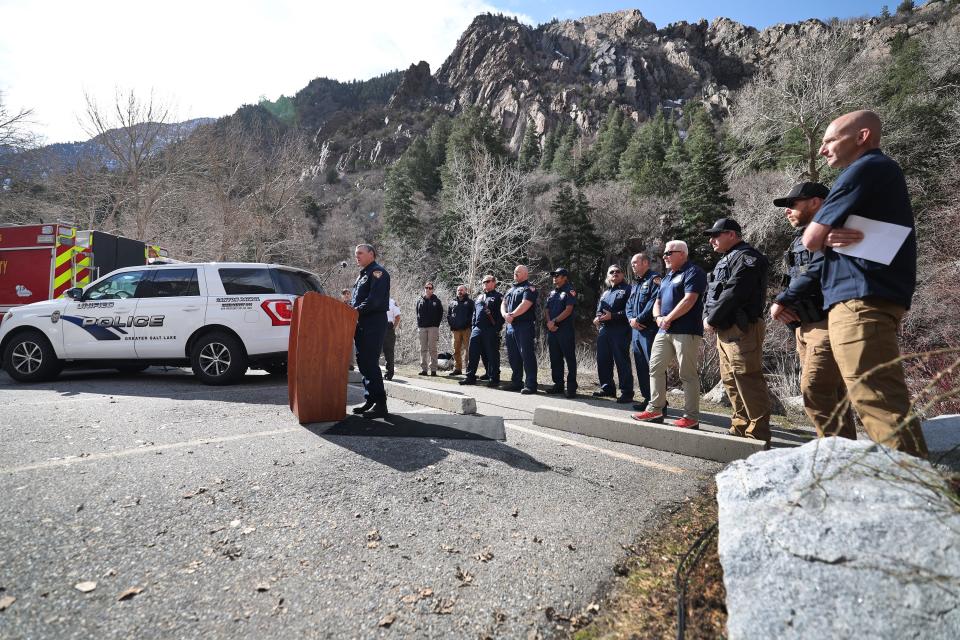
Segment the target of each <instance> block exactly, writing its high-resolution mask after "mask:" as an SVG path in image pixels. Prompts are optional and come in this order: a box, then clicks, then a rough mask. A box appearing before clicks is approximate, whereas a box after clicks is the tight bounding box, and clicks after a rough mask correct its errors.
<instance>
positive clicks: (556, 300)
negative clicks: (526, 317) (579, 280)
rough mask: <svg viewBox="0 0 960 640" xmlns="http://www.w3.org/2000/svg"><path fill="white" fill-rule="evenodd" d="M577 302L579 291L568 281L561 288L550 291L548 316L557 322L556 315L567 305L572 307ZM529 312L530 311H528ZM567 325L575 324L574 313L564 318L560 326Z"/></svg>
mask: <svg viewBox="0 0 960 640" xmlns="http://www.w3.org/2000/svg"><path fill="white" fill-rule="evenodd" d="M576 304H577V292H576V291H575V290H574V288H573V287H572V286H571V285H570V283H569V282H568V283H567V284H565V285H563V286H562V287H560V288H559V289H554V290H553V291H551V292H550V295H549V296H547V316H548V317H549V318H550V320H552V321H554V322H556V319H555V318H556V317H557V316H559V315H560V314H561V313H563V312H564V311H565V310H566V308H567V307H572V306H574V305H576ZM527 313H529V312H527ZM567 325H570V326H573V314H572V313H571V314H570V315H569V316H567V317H566V318H564V319H563V320H562V321H561V322H560V324H559V326H561V327H566V326H567Z"/></svg>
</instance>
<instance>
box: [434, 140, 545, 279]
mask: <svg viewBox="0 0 960 640" xmlns="http://www.w3.org/2000/svg"><path fill="white" fill-rule="evenodd" d="M449 171H450V173H449V176H450V181H449V184H450V185H451V189H450V195H449V198H450V199H449V206H450V207H451V208H452V209H453V210H454V211H455V212H456V214H457V220H456V223H455V229H454V233H453V244H454V246H453V247H451V249H452V251H451V254H452V255H455V256H460V257H461V260H462V262H461V263H460V264H459V265H458V268H457V269H456V272H457V274H458V275H459V276H460V280H461V281H462V282H470V283H473V282H476V281H477V280H478V279H479V277H480V272H481V271H482V270H485V269H492V268H495V267H497V266H500V267H501V268H504V265H508V264H510V263H512V262H515V261H517V260H519V259H521V257H522V256H523V255H524V249H525V248H526V247H527V245H529V244H530V243H531V242H532V241H533V240H534V239H535V237H536V235H537V230H536V229H531V228H530V225H529V221H528V220H527V219H526V217H525V216H523V215H521V212H520V206H521V203H522V201H523V197H524V191H525V184H526V176H525V175H524V174H523V173H522V172H521V171H519V170H518V169H516V168H515V167H512V166H509V165H507V164H505V163H503V162H500V161H499V160H497V159H496V158H494V157H493V156H491V155H490V153H488V152H487V151H486V150H485V149H482V148H481V147H480V146H479V145H475V146H474V148H473V151H472V152H471V153H470V154H462V153H458V154H455V155H454V156H453V157H452V158H451V161H450V164H449Z"/></svg>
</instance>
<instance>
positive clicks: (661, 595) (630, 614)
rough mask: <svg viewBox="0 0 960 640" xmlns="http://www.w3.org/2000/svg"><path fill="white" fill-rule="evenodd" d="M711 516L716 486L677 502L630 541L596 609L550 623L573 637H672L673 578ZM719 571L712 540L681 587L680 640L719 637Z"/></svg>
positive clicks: (723, 615) (722, 617) (722, 620)
mask: <svg viewBox="0 0 960 640" xmlns="http://www.w3.org/2000/svg"><path fill="white" fill-rule="evenodd" d="M716 519H717V502H716V490H715V488H712V487H711V489H710V490H709V491H707V492H705V493H704V494H703V495H701V496H698V497H696V498H693V499H688V500H687V501H686V502H684V503H682V504H680V505H678V506H677V507H676V508H675V509H674V510H673V511H672V512H671V513H670V514H668V515H666V516H664V517H663V519H662V521H661V522H659V523H657V524H655V525H654V526H653V527H651V528H650V529H649V531H651V532H656V533H655V535H651V536H650V537H647V538H645V539H642V540H640V541H638V542H637V543H636V544H634V545H631V546H630V547H629V548H627V549H626V551H627V552H628V553H629V556H628V557H627V558H626V559H625V560H624V561H623V562H622V563H621V564H619V565H617V567H615V572H616V573H617V574H618V575H620V576H622V577H620V578H618V579H617V580H616V581H615V582H614V583H613V585H612V590H611V591H610V593H608V594H607V595H606V596H604V597H603V598H602V599H598V601H597V602H598V604H599V612H596V613H594V612H592V611H587V612H584V614H582V615H580V616H572V617H571V618H570V619H569V620H567V621H563V620H560V621H556V622H559V623H562V624H560V628H559V629H558V631H559V633H558V635H560V636H561V637H564V636H565V637H570V638H573V639H574V640H594V639H601V638H602V639H604V640H615V639H631V640H632V639H641V638H643V639H646V638H674V637H676V635H677V593H676V589H675V586H674V577H675V574H676V570H677V565H678V563H679V562H680V559H681V557H682V556H683V554H684V553H686V552H687V550H688V549H689V548H690V546H691V545H692V544H693V543H694V541H695V540H696V539H697V537H698V536H699V535H700V534H701V533H702V532H703V531H704V530H705V529H707V528H708V527H710V526H711V525H712V524H713V523H714V522H716ZM725 598H726V591H725V590H724V587H723V571H722V569H721V567H720V561H719V558H718V556H717V543H716V538H714V539H713V541H712V542H711V543H710V544H709V546H708V548H707V551H706V553H705V554H704V556H703V558H702V559H701V560H700V563H699V564H698V565H697V567H696V568H695V569H694V571H693V572H692V574H691V576H690V582H689V584H688V586H687V630H686V636H685V637H686V638H723V637H725V626H726V621H727V610H726V605H725V604H724V602H725Z"/></svg>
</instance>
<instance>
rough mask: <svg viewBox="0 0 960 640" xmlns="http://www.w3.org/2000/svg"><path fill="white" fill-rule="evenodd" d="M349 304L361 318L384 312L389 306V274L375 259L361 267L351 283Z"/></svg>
mask: <svg viewBox="0 0 960 640" xmlns="http://www.w3.org/2000/svg"><path fill="white" fill-rule="evenodd" d="M350 304H351V305H352V306H353V308H354V309H356V310H357V313H359V314H360V318H361V319H362V318H364V317H366V316H370V315H373V314H375V313H383V314H386V312H387V309H389V308H390V274H389V273H387V270H386V269H384V268H383V267H382V266H380V265H379V264H377V262H376V261H374V262H371V263H370V264H368V265H367V266H366V267H364V268H363V269H361V270H360V275H359V276H358V277H357V281H356V282H355V283H354V285H353V296H352V297H351V299H350ZM384 317H386V316H384Z"/></svg>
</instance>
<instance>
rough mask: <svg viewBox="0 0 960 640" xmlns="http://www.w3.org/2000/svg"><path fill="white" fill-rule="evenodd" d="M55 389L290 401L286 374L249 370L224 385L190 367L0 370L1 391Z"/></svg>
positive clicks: (61, 392) (74, 393) (69, 392)
mask: <svg viewBox="0 0 960 640" xmlns="http://www.w3.org/2000/svg"><path fill="white" fill-rule="evenodd" d="M32 389H36V390H44V391H55V392H57V394H58V395H59V396H60V397H61V398H70V397H72V396H78V395H80V394H84V393H92V394H103V395H109V396H136V397H143V398H171V399H175V400H219V401H221V402H239V403H244V404H277V405H281V404H282V405H285V404H287V402H288V400H287V379H286V377H277V376H269V375H266V374H264V373H261V372H259V371H252V370H251V371H250V372H248V373H247V375H246V376H244V377H243V379H241V380H240V382H238V383H236V384H233V385H229V386H222V387H214V386H209V385H205V384H203V383H201V382H200V381H199V380H198V379H197V378H196V377H195V376H194V375H193V373H192V372H191V371H190V370H189V369H179V368H174V367H150V368H149V369H147V370H146V371H143V372H141V373H121V372H119V371H116V370H113V369H65V370H64V371H63V373H61V374H60V375H59V376H58V377H57V378H55V379H54V380H50V381H48V382H37V383H20V382H16V381H14V380H13V379H12V378H10V376H8V375H7V374H6V373H5V372H3V373H0V392H3V391H4V390H11V391H12V390H24V391H25V390H32Z"/></svg>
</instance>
